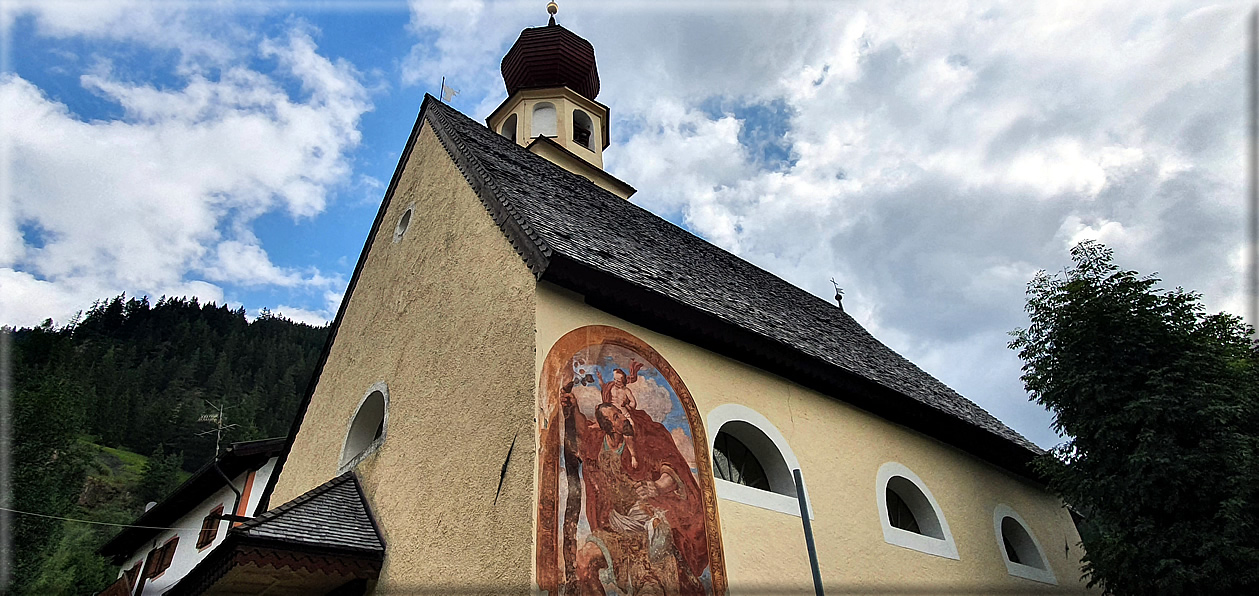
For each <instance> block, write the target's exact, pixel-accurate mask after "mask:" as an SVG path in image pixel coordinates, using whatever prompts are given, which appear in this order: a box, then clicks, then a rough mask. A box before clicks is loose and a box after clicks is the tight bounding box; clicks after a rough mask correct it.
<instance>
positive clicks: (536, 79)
mask: <svg viewBox="0 0 1259 596" xmlns="http://www.w3.org/2000/svg"><path fill="white" fill-rule="evenodd" d="M546 9H547V12H549V13H550V14H551V16H550V19H549V21H548V23H547V24H546V25H545V26H543V27H531V28H528V29H525V30H524V31H521V32H520V37H519V38H517V39H516V43H515V44H513V45H512V47H511V49H510V50H508V51H507V55H506V56H504V57H503V62H502V67H501V69H502V73H503V83H504V84H505V85H506V86H507V99H506V100H505V101H504V102H503V103H502V104H499V106H498V108H496V109H495V110H494V112H493V113H491V114H490V115H489V117H488V118H486V119H485V123H486V125H488V126H489V127H490V129H491V130H493V131H494V132H496V133H498V134H500V135H502V136H504V137H507V138H508V139H511V140H512V141H514V142H515V143H516V144H518V145H520V146H522V147H526V148H528V149H529V150H530V151H532V152H534V153H536V154H538V155H541V156H542V157H545V158H547V159H549V160H551V161H552V162H555V163H556V164H558V165H559V166H561V167H563V168H564V169H566V170H569V171H571V172H574V173H576V174H580V175H582V176H585V177H586V178H589V179H590V180H591V181H593V182H594V183H595V184H598V185H599V186H601V187H603V188H605V189H607V190H610V191H612V192H614V193H616V194H618V195H621V196H622V197H625V198H628V197H629V195H630V194H633V192H634V189H633V188H631V187H630V186H629V185H627V184H625V183H624V182H621V181H620V180H617V179H616V178H614V177H612V176H611V175H609V174H608V173H606V172H604V171H603V150H604V149H606V148H607V146H608V107H607V106H605V105H603V104H601V103H599V102H597V101H595V98H596V97H598V95H599V71H598V68H596V66H595V49H594V46H592V45H590V42H588V41H586V40H585V39H582V38H581V37H579V36H578V35H577V34H575V33H573V32H572V31H569V30H568V29H565V28H564V27H563V26H560V25H558V24H556V22H555V14H556V12H558V10H559V7H558V6H556V4H555V2H550V3H548V4H547V7H546Z"/></svg>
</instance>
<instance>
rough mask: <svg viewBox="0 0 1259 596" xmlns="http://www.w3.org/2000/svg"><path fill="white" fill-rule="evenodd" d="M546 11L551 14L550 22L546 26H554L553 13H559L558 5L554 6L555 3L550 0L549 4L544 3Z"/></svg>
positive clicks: (553, 0)
mask: <svg viewBox="0 0 1259 596" xmlns="http://www.w3.org/2000/svg"><path fill="white" fill-rule="evenodd" d="M546 11H547V12H548V13H551V20H550V21H549V22H548V23H547V24H548V25H554V24H555V13H557V12H559V11H560V5H558V4H556V3H555V0H551V1H550V2H547V3H546Z"/></svg>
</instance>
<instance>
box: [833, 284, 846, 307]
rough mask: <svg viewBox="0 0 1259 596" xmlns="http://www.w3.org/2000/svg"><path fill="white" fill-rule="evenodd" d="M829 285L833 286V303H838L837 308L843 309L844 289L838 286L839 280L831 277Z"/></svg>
mask: <svg viewBox="0 0 1259 596" xmlns="http://www.w3.org/2000/svg"><path fill="white" fill-rule="evenodd" d="M831 285H832V286H835V304H838V305H839V310H844V289H843V288H841V287H839V282H837V281H835V278H833V277H832V278H831Z"/></svg>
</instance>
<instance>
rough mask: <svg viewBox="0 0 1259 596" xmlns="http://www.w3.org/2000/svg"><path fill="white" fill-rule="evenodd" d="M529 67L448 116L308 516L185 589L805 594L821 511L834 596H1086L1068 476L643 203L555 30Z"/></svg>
mask: <svg viewBox="0 0 1259 596" xmlns="http://www.w3.org/2000/svg"><path fill="white" fill-rule="evenodd" d="M502 70H503V75H504V80H505V81H506V84H507V92H508V98H507V100H506V101H504V102H503V104H502V105H501V106H500V107H499V108H498V109H496V110H495V111H494V112H493V113H492V114H491V115H490V116H489V118H488V119H487V122H488V125H489V126H488V127H487V126H483V125H481V124H478V123H476V122H474V121H472V120H470V119H468V118H467V117H465V116H464V115H462V114H460V113H458V112H456V111H455V110H453V109H452V108H450V107H449V106H447V105H445V104H443V103H441V102H440V101H438V100H436V99H434V98H432V97H426V98H425V100H424V103H423V105H422V106H421V108H420V114H419V117H418V119H417V120H416V123H415V126H414V128H413V130H412V132H411V135H410V138H409V139H408V141H407V144H406V147H405V148H404V150H403V152H402V156H401V159H400V161H399V163H398V166H397V170H396V171H395V173H394V176H393V179H392V181H391V182H390V184H389V188H388V190H387V192H386V194H385V197H384V201H383V203H382V205H381V207H380V211H379V213H378V215H377V217H376V220H375V222H374V223H373V225H372V229H371V231H370V233H369V235H368V238H367V243H366V246H365V247H364V250H363V253H362V255H361V256H360V258H359V261H358V265H357V267H356V268H355V271H354V274H353V277H352V278H351V281H350V284H349V287H348V289H347V290H346V293H345V297H344V299H343V301H342V304H341V307H340V310H339V311H338V313H337V316H336V319H335V320H334V322H333V325H332V328H331V333H330V336H329V340H328V344H327V346H326V347H325V350H324V352H323V354H322V356H321V359H320V362H319V365H318V368H317V372H316V375H317V377H316V379H315V381H314V382H313V383H312V384H311V388H310V390H309V393H308V394H307V395H306V396H305V398H304V400H303V402H302V404H301V406H300V408H299V412H298V416H297V419H296V421H295V422H294V425H293V428H292V431H291V434H290V435H289V442H288V443H287V444H286V445H285V448H284V455H283V457H282V458H281V460H280V463H279V464H278V465H277V468H276V473H275V474H274V475H273V476H272V477H271V479H270V481H269V482H268V484H267V487H266V489H265V491H264V497H263V499H264V501H263V507H264V508H265V507H266V506H267V504H269V503H275V504H282V505H280V506H279V507H276V508H275V509H272V510H270V511H268V512H267V513H265V514H263V515H261V516H259V517H258V518H256V519H255V520H253V521H251V522H249V523H247V524H244V525H242V526H240V527H239V528H236V529H234V530H232V531H231V532H230V536H229V538H228V542H225V543H224V545H223V546H222V547H220V548H219V549H218V550H217V551H216V553H215V555H214V556H213V557H211V558H210V559H207V560H206V561H205V562H203V563H202V564H200V565H198V566H197V567H196V568H195V569H193V570H192V571H191V572H190V573H189V574H188V576H187V577H186V578H185V579H184V580H183V581H181V582H180V584H179V585H178V586H176V587H175V588H174V589H172V590H171V591H170V592H169V593H171V594H240V593H260V592H261V591H262V590H263V587H262V586H263V584H262V583H261V578H265V579H266V581H267V582H269V583H267V584H265V589H266V593H267V594H279V593H306V594H364V593H406V594H411V593H427V594H444V593H487V594H498V593H518V594H525V593H529V592H530V591H536V592H539V593H547V594H613V593H617V594H622V595H627V594H696V593H726V592H727V591H731V592H742V593H753V594H756V593H771V592H777V593H788V592H790V593H809V592H811V591H812V589H813V580H812V572H811V565H810V558H809V554H808V549H807V545H806V539H805V532H804V529H803V526H804V523H803V522H804V519H802V514H801V512H802V510H803V511H805V512H806V513H805V519H808V520H810V521H811V527H812V533H813V537H814V544H815V546H816V553H817V559H818V568H819V571H820V576H821V578H822V580H823V581H824V582H825V583H826V584H827V585H828V586H829V587H830V588H831V590H832V592H852V591H856V592H862V593H899V592H912V593H920V594H925V593H936V592H948V593H981V592H988V593H991V592H1000V593H1021V592H1029V591H1035V592H1042V591H1044V592H1055V593H1078V592H1083V591H1085V589H1084V587H1083V584H1082V583H1081V582H1080V565H1079V563H1080V556H1081V554H1082V552H1081V550H1080V548H1079V547H1078V544H1079V536H1078V534H1077V533H1076V529H1075V526H1074V525H1073V523H1072V520H1071V516H1070V515H1069V513H1068V512H1067V510H1066V509H1065V508H1064V507H1063V505H1062V503H1061V502H1060V501H1059V500H1058V499H1057V498H1055V497H1054V496H1053V495H1052V494H1050V493H1049V492H1047V491H1046V489H1045V487H1044V484H1043V482H1042V479H1041V478H1039V477H1038V476H1037V475H1036V473H1035V472H1034V470H1033V469H1032V468H1031V467H1030V466H1029V464H1030V462H1031V461H1032V459H1033V458H1034V457H1035V456H1037V455H1039V454H1040V453H1042V451H1041V450H1040V449H1038V448H1037V447H1036V446H1034V445H1032V444H1031V443H1029V442H1028V441H1027V440H1026V439H1024V438H1023V437H1022V436H1020V435H1019V434H1018V433H1016V432H1014V431H1013V430H1011V429H1010V428H1008V427H1007V426H1005V425H1004V424H1002V423H1001V422H1000V421H998V420H997V419H995V418H993V417H992V416H991V415H989V414H988V413H987V412H985V411H984V410H983V409H982V408H980V407H978V406H977V405H975V404H974V403H972V402H970V401H968V400H967V399H965V398H963V397H962V396H960V395H958V394H957V393H956V392H954V391H952V390H951V389H949V388H948V387H946V386H945V385H944V384H942V383H941V382H939V381H938V380H936V379H934V378H932V377H931V376H930V375H928V374H927V373H926V372H924V371H922V370H921V369H919V368H918V367H916V366H914V365H913V364H912V363H910V362H909V361H907V360H905V359H904V358H902V357H901V356H899V355H898V354H896V353H895V352H893V351H892V350H891V349H889V348H888V347H886V346H884V345H883V344H882V343H880V342H879V341H878V340H876V339H875V338H874V337H872V336H871V335H870V334H869V333H868V332H866V331H865V330H864V329H863V328H862V327H861V326H860V325H859V324H858V323H857V322H856V321H855V320H854V319H853V318H852V317H850V316H849V315H847V314H845V313H844V311H843V309H842V308H840V307H837V306H835V305H834V304H831V303H829V302H827V301H825V300H822V299H819V298H817V297H815V296H813V295H811V294H809V293H808V292H805V291H803V290H801V289H799V288H796V287H794V286H792V285H791V284H789V283H787V282H785V281H783V280H782V279H779V278H778V277H775V276H774V275H772V274H770V273H768V272H766V271H764V270H762V269H759V268H757V267H756V266H754V265H752V264H750V263H747V262H745V261H743V260H741V259H739V258H738V257H736V256H734V255H732V254H730V253H728V252H725V251H723V250H721V249H720V248H717V247H716V246H713V245H712V244H710V243H708V242H706V241H704V240H702V239H700V238H697V237H696V236H694V235H692V234H691V233H689V232H687V231H686V230H683V229H682V228H679V227H677V226H675V225H673V224H671V223H669V222H667V221H665V220H663V219H661V218H660V217H657V216H656V215H653V214H651V213H649V212H647V211H645V210H643V209H641V208H639V207H637V206H636V205H634V204H633V203H631V202H629V201H628V200H626V198H627V197H628V196H629V195H630V194H631V193H632V192H633V189H632V188H631V187H630V186H629V185H628V184H625V183H624V182H621V181H619V180H616V179H615V178H614V177H612V176H611V175H610V174H607V173H606V172H604V171H603V170H602V151H603V149H604V148H606V147H607V146H608V143H609V139H610V135H609V132H608V108H607V107H606V106H604V105H602V104H600V103H598V102H596V101H595V97H596V96H597V95H598V92H599V79H598V74H597V71H596V68H595V62H594V49H593V47H591V45H590V44H589V43H588V42H586V41H585V40H583V39H581V38H580V37H578V36H576V35H575V34H573V33H571V32H569V31H568V30H566V29H564V28H563V27H560V26H558V25H556V24H555V23H554V20H552V22H551V24H550V25H548V26H545V27H539V28H532V29H526V30H525V31H524V32H522V33H521V35H520V38H519V40H517V42H516V44H515V45H514V46H513V47H512V48H511V50H510V51H509V52H508V54H507V56H506V58H504V60H503V63H502ZM678 149H679V150H684V148H678ZM658 183H659V182H658ZM797 473H798V474H799V475H800V477H801V478H802V479H803V484H804V486H805V487H807V491H806V495H807V503H806V505H803V506H802V504H801V502H800V501H799V500H798V497H797V494H798V493H797V485H796V482H795V477H794V475H795V474H797ZM229 542H230V543H229ZM156 544H158V543H157V541H152V542H148V543H146V548H151V547H152V545H156Z"/></svg>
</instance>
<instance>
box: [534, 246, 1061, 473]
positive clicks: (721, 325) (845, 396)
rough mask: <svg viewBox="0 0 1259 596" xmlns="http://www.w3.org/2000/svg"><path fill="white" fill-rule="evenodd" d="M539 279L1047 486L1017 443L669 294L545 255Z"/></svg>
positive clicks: (1027, 451)
mask: <svg viewBox="0 0 1259 596" xmlns="http://www.w3.org/2000/svg"><path fill="white" fill-rule="evenodd" d="M541 280H542V281H547V282H551V283H554V284H555V285H558V286H560V287H563V288H565V289H567V290H571V291H573V292H576V293H578V294H581V295H582V296H584V298H585V301H586V303H587V304H589V305H590V306H593V307H595V308H598V309H600V310H602V311H604V312H607V313H609V314H612V315H615V316H618V317H620V318H622V319H625V320H626V321H630V322H632V323H634V324H636V325H641V326H643V327H645V328H647V329H651V330H653V331H656V332H659V333H662V334H665V335H669V336H672V337H675V338H677V339H679V340H682V341H685V342H688V343H691V344H693V345H696V346H699V347H701V348H704V349H707V350H709V351H712V352H714V353H717V354H721V355H723V356H727V357H730V358H733V359H735V360H738V361H740V362H744V363H747V364H750V365H753V366H756V367H758V368H760V369H762V370H765V371H767V372H770V373H772V374H776V375H779V376H781V377H784V378H787V379H791V380H792V381H793V382H796V383H799V384H800V385H803V386H805V387H808V388H810V389H813V390H815V391H817V392H819V393H822V394H823V395H827V396H830V397H832V398H834V399H838V400H840V401H844V402H846V403H848V404H850V405H853V406H855V407H857V408H860V409H862V410H866V411H867V412H870V413H872V414H874V415H877V416H879V417H881V418H884V419H886V420H888V421H891V422H893V423H896V424H899V425H901V426H904V427H907V428H909V429H911V430H914V431H916V432H919V433H922V434H924V435H927V436H929V437H931V438H933V439H936V440H939V441H941V442H943V443H946V444H949V445H952V446H953V447H956V448H958V449H961V450H962V451H965V452H967V453H969V454H971V455H973V456H975V457H977V458H979V459H981V460H984V461H987V462H988V463H991V464H993V465H996V466H998V467H1000V468H1002V469H1004V470H1006V471H1008V472H1011V473H1013V474H1015V475H1017V476H1019V477H1021V478H1023V479H1024V480H1028V481H1031V482H1034V483H1037V484H1040V485H1043V484H1044V483H1045V479H1044V478H1043V476H1042V475H1041V474H1040V473H1039V472H1038V471H1037V470H1036V468H1035V467H1034V466H1032V465H1031V463H1032V460H1033V459H1034V458H1035V457H1037V456H1038V455H1039V454H1038V453H1036V452H1034V451H1032V450H1030V449H1028V448H1026V447H1024V446H1022V445H1019V444H1017V443H1015V442H1013V441H1011V440H1009V439H1007V438H1005V437H1002V436H1000V435H997V434H995V433H992V432H990V431H988V430H986V429H983V428H980V427H977V426H975V425H973V424H970V423H968V422H966V421H964V420H962V419H960V418H957V417H956V416H952V415H949V414H948V413H946V412H942V411H940V410H937V409H935V408H933V407H931V406H929V405H927V404H925V403H923V402H920V401H918V400H916V399H913V398H912V397H909V396H907V395H905V394H903V393H901V392H899V391H896V390H894V389H890V388H888V387H885V386H883V385H881V384H879V383H877V382H875V381H871V380H869V379H866V378H865V377H862V376H860V375H857V374H855V373H852V372H849V371H847V370H844V369H842V368H840V367H837V366H835V365H833V364H830V363H827V362H824V361H822V360H819V359H817V358H815V357H813V356H810V355H808V354H805V353H803V352H801V351H800V350H798V349H795V348H793V347H791V346H788V345H786V344H783V343H781V342H777V341H774V340H772V339H769V338H766V337H764V336H762V335H759V334H756V333H753V332H751V331H748V330H746V329H743V328H741V327H739V326H737V325H735V324H733V323H730V322H727V321H725V320H722V319H721V318H719V317H716V316H713V315H711V314H708V313H704V312H702V311H699V310H697V309H695V308H693V307H690V306H688V305H686V304H683V303H681V302H679V301H676V300H674V299H672V298H670V297H668V296H665V295H663V294H660V293H657V292H653V291H650V290H647V289H645V288H642V287H640V286H638V285H635V284H633V283H631V282H629V281H626V280H623V279H621V278H619V277H616V276H614V275H611V274H609V273H607V272H604V271H602V270H599V269H597V268H594V267H590V266H588V265H586V264H584V263H581V262H579V261H576V260H573V259H570V258H568V257H566V256H565V255H563V254H556V255H553V256H552V257H551V263H550V266H549V267H548V268H547V269H546V271H545V272H544V273H543V275H542V277H541Z"/></svg>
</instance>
